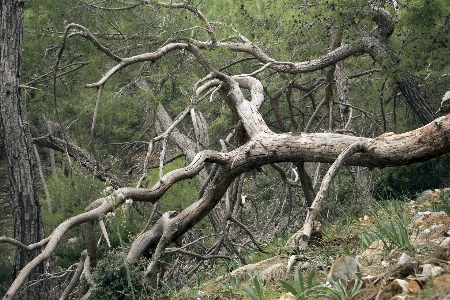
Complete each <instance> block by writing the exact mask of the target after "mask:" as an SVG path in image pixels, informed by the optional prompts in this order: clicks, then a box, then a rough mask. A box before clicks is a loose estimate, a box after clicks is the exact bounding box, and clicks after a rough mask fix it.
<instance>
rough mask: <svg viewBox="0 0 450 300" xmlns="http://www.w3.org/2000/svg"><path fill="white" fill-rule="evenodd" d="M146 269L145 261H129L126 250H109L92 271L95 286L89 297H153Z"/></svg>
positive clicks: (102, 299) (110, 298) (116, 298)
mask: <svg viewBox="0 0 450 300" xmlns="http://www.w3.org/2000/svg"><path fill="white" fill-rule="evenodd" d="M144 269H145V265H144V262H142V263H136V264H133V263H129V262H127V261H126V253H125V251H120V250H114V251H111V252H109V253H108V254H107V255H106V256H105V257H104V258H103V259H101V260H100V261H99V262H98V264H97V267H96V268H95V270H94V272H93V273H92V280H93V281H94V284H95V287H94V289H93V290H92V294H91V297H90V298H89V299H99V300H104V299H108V300H120V299H151V291H152V289H151V287H150V286H149V284H148V282H147V281H145V277H144V272H143V270H144Z"/></svg>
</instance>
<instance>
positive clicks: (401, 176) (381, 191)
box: [374, 155, 450, 199]
mask: <svg viewBox="0 0 450 300" xmlns="http://www.w3.org/2000/svg"><path fill="white" fill-rule="evenodd" d="M449 163H450V158H449V156H448V155H442V156H440V157H437V158H435V159H432V160H429V161H426V162H423V163H417V164H413V165H409V166H403V167H396V168H386V169H382V170H379V171H377V176H376V177H377V179H376V184H375V189H374V195H375V197H376V198H377V199H389V198H397V199H399V198H401V197H406V198H412V197H414V196H415V195H416V194H418V193H420V192H422V191H424V190H427V189H436V188H442V187H446V186H447V185H449V184H450V182H449V178H450V169H449V168H448V165H449Z"/></svg>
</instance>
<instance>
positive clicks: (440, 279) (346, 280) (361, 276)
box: [201, 189, 450, 300]
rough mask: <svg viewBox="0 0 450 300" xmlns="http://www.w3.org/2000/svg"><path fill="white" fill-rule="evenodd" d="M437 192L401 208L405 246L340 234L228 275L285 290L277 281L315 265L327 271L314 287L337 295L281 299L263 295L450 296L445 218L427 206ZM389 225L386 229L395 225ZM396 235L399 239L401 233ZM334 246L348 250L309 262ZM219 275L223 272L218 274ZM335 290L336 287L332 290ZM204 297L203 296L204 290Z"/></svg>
mask: <svg viewBox="0 0 450 300" xmlns="http://www.w3.org/2000/svg"><path fill="white" fill-rule="evenodd" d="M440 192H441V191H439V190H436V191H431V190H430V191H426V192H424V193H422V194H421V195H420V196H419V197H418V198H417V199H416V200H414V201H411V202H409V203H407V204H406V205H405V213H408V214H410V215H411V216H412V221H411V223H410V224H409V225H408V226H407V230H408V238H409V241H410V245H411V247H410V248H409V249H408V248H407V247H406V248H405V249H402V250H400V249H398V248H396V247H393V248H392V249H388V248H387V246H388V245H389V242H387V241H386V240H384V241H383V240H375V241H374V242H373V243H372V244H371V245H370V246H369V247H368V248H367V249H365V250H362V249H361V247H360V245H359V244H358V243H357V242H355V239H354V237H352V236H347V237H344V236H343V237H342V238H337V239H335V241H331V242H332V243H330V241H328V242H326V243H322V244H320V243H319V244H318V245H316V246H314V247H312V249H314V250H313V252H311V251H309V252H306V253H305V254H302V253H300V254H299V253H297V254H296V255H292V256H290V255H282V254H280V255H277V256H275V257H272V258H270V259H268V260H264V261H261V262H259V263H256V264H252V265H247V266H243V267H241V268H239V269H237V270H234V271H233V272H232V273H231V274H229V275H230V276H242V277H243V278H244V277H245V276H247V279H248V274H258V276H259V279H260V280H261V282H263V283H264V284H265V285H266V287H268V286H272V287H273V288H274V289H277V290H278V291H284V292H286V290H285V288H284V287H282V286H281V284H280V280H286V281H289V280H290V282H291V283H292V284H293V280H292V273H294V272H295V270H296V269H297V268H299V269H300V270H303V271H304V272H303V273H304V274H303V278H306V276H307V275H308V270H310V269H311V268H313V267H315V268H317V269H318V270H322V272H321V273H322V274H326V273H328V276H326V277H325V276H322V278H320V276H316V284H317V285H316V286H320V288H321V291H322V294H323V291H324V286H326V285H328V287H329V291H331V290H333V291H335V292H336V293H340V296H337V294H335V296H331V297H324V296H318V295H319V294H320V293H319V294H318V293H317V292H313V290H314V288H312V289H311V290H309V291H307V290H306V288H305V290H304V292H305V293H304V294H303V295H304V296H305V297H304V298H300V297H297V298H296V297H295V296H294V295H293V294H292V293H284V294H283V295H282V296H281V298H280V297H276V298H274V297H270V296H269V298H267V297H265V298H264V299H280V300H288V299H299V298H300V299H330V298H331V299H375V300H388V299H391V300H399V299H439V300H441V299H445V300H450V218H449V216H448V215H447V214H446V213H445V212H443V211H442V212H431V211H429V210H430V208H431V207H433V203H436V204H441V203H442V198H441V197H440ZM445 192H446V194H447V195H449V196H450V189H446V190H445ZM434 207H436V206H434ZM449 209H450V207H449ZM390 217H392V216H385V218H387V219H389V218H390ZM374 222H376V220H374V218H373V217H372V216H368V215H366V216H364V217H362V218H361V219H360V223H359V225H358V226H360V227H361V231H362V230H364V228H368V227H370V226H372V225H373V223H374ZM394 227H395V226H393V228H392V230H395V228H394ZM395 235H396V233H394V236H395ZM397 235H398V238H399V239H400V238H401V233H397ZM321 247H322V249H321ZM323 247H326V248H327V249H324V248H323ZM339 247H347V249H348V250H347V252H348V254H349V255H345V256H342V257H340V258H339V259H337V260H336V261H335V262H334V264H332V265H324V264H319V265H317V264H316V263H314V255H315V254H316V255H320V254H319V253H320V252H321V251H323V250H326V251H331V252H334V251H335V250H336V249H337V248H339ZM287 270H288V272H287ZM318 273H319V272H318ZM224 279H225V278H224V277H223V276H222V277H221V278H219V280H224ZM244 280H245V278H244ZM305 281H306V279H305ZM317 281H319V282H318V283H317ZM336 283H340V284H336ZM305 284H306V282H305ZM345 287H346V288H345ZM339 289H341V290H340V291H338V290H339ZM325 290H326V288H325ZM201 298H203V297H201ZM206 298H208V299H209V297H207V294H205V299H206ZM216 299H227V297H225V298H220V297H219V298H216ZM230 299H232V298H230Z"/></svg>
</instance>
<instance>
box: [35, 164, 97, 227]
mask: <svg viewBox="0 0 450 300" xmlns="http://www.w3.org/2000/svg"><path fill="white" fill-rule="evenodd" d="M47 187H48V191H49V194H50V198H51V200H52V202H51V207H50V209H49V207H48V204H47V202H46V201H44V200H42V199H41V203H42V206H43V209H42V220H43V222H44V228H45V230H46V235H48V234H49V233H50V232H51V231H53V229H54V228H55V227H56V226H58V225H59V224H60V223H61V222H62V221H64V220H66V219H67V218H69V217H72V216H74V215H76V214H79V213H81V212H83V211H84V209H85V208H86V205H87V204H88V203H90V202H91V201H92V200H93V199H95V198H96V197H97V196H98V195H100V191H101V190H102V189H104V187H105V186H104V184H103V183H101V182H99V181H98V180H97V179H95V178H93V177H92V175H87V174H86V173H84V172H82V171H78V170H77V171H70V170H69V171H68V172H67V175H66V174H64V173H63V172H62V171H61V170H60V169H56V170H55V172H54V174H53V176H52V177H51V178H50V179H49V181H48V186H47Z"/></svg>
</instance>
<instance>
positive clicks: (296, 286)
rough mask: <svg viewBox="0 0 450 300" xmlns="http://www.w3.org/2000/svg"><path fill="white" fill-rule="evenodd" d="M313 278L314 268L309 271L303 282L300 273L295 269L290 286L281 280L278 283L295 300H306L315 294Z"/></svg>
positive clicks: (314, 275)
mask: <svg viewBox="0 0 450 300" xmlns="http://www.w3.org/2000/svg"><path fill="white" fill-rule="evenodd" d="M315 277H316V268H312V269H311V270H310V271H309V273H308V277H307V279H306V282H305V281H304V279H303V275H302V271H301V270H300V269H299V268H296V269H295V272H294V281H293V282H292V284H291V283H288V282H286V281H283V280H280V283H281V285H282V286H283V287H284V289H285V290H286V291H288V292H291V293H292V295H294V296H295V297H296V298H297V299H300V300H306V299H308V298H309V297H310V296H312V295H315V293H316V289H317V285H316V284H315V283H314V278H315Z"/></svg>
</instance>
